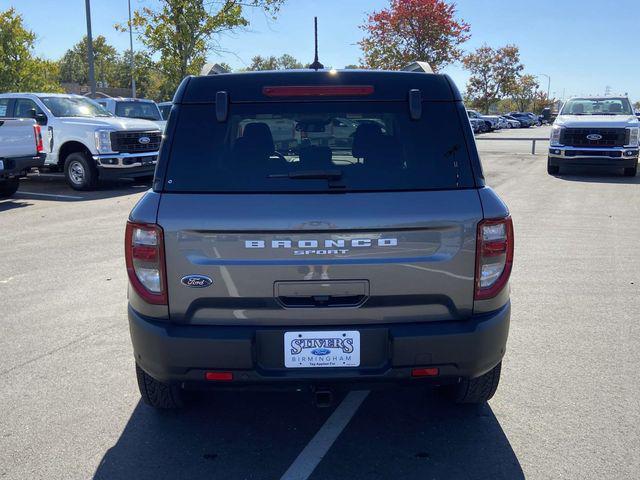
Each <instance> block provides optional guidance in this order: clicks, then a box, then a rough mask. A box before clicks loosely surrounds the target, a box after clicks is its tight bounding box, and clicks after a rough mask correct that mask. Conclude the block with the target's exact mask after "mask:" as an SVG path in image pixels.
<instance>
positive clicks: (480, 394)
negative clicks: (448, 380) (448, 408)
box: [451, 362, 502, 403]
mask: <svg viewBox="0 0 640 480" xmlns="http://www.w3.org/2000/svg"><path fill="white" fill-rule="evenodd" d="M501 369H502V362H500V363H499V364H498V365H496V366H495V367H493V369H491V370H489V371H488V372H487V373H485V374H484V375H482V376H480V377H478V378H470V379H469V378H464V379H462V381H461V382H460V383H459V384H458V385H455V386H454V387H453V389H452V392H451V393H452V397H453V401H454V402H455V403H484V402H486V401H488V400H490V399H491V397H493V395H494V394H495V393H496V390H497V389H498V383H500V370H501Z"/></svg>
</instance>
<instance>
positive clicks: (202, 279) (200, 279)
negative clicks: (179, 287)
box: [180, 275, 213, 288]
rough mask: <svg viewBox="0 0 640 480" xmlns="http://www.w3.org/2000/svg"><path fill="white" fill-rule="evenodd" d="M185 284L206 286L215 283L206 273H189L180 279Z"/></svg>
mask: <svg viewBox="0 0 640 480" xmlns="http://www.w3.org/2000/svg"><path fill="white" fill-rule="evenodd" d="M180 282H182V284H183V285H185V286H187V287H191V288H205V287H208V286H209V285H211V284H212V283H213V280H211V279H210V278H209V277H207V276H206V275H187V276H186V277H182V280H180Z"/></svg>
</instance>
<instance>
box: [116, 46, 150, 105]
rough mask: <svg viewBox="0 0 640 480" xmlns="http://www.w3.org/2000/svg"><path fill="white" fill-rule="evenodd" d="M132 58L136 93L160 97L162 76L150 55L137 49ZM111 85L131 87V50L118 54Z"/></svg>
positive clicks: (142, 95)
mask: <svg viewBox="0 0 640 480" xmlns="http://www.w3.org/2000/svg"><path fill="white" fill-rule="evenodd" d="M133 60H134V62H133V63H134V75H135V79H136V95H137V96H139V97H145V98H151V99H154V100H158V99H160V98H162V97H161V92H160V89H161V85H162V76H161V74H160V72H159V71H158V66H157V65H156V63H155V62H154V61H153V60H152V59H151V56H150V55H149V54H148V53H147V52H145V51H138V52H135V53H134V55H133ZM113 86H117V87H121V88H131V50H125V51H124V53H123V54H122V55H119V56H118V59H117V61H116V63H115V79H114V84H113Z"/></svg>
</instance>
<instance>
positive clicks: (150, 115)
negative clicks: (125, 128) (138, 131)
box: [116, 102, 162, 120]
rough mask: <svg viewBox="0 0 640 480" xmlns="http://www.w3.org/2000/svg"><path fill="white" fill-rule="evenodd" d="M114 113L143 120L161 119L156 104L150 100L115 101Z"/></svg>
mask: <svg viewBox="0 0 640 480" xmlns="http://www.w3.org/2000/svg"><path fill="white" fill-rule="evenodd" d="M116 115H117V116H118V117H129V118H142V119H144V120H162V116H161V115H160V110H158V106H157V105H156V104H155V103H152V102H116Z"/></svg>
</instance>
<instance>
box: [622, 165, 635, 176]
mask: <svg viewBox="0 0 640 480" xmlns="http://www.w3.org/2000/svg"><path fill="white" fill-rule="evenodd" d="M637 174H638V165H636V166H635V167H629V168H625V169H624V176H625V177H635V176H636V175H637Z"/></svg>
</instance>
